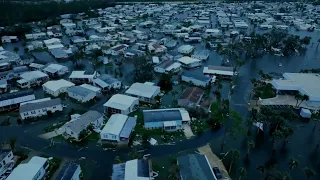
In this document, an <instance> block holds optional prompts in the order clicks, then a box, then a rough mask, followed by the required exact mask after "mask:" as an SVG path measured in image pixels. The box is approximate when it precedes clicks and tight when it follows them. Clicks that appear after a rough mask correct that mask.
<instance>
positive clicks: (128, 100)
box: [103, 94, 139, 110]
mask: <svg viewBox="0 0 320 180" xmlns="http://www.w3.org/2000/svg"><path fill="white" fill-rule="evenodd" d="M135 101H136V102H137V104H138V103H139V99H138V98H135V97H131V96H127V95H124V94H115V95H113V96H112V97H111V98H110V99H109V100H108V101H107V102H106V103H105V104H104V105H103V106H105V107H111V108H115V109H120V110H127V109H128V108H130V107H131V105H132V104H134V103H135Z"/></svg>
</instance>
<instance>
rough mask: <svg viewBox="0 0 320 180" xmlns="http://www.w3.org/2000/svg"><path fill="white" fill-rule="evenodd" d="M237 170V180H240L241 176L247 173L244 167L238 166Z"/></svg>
mask: <svg viewBox="0 0 320 180" xmlns="http://www.w3.org/2000/svg"><path fill="white" fill-rule="evenodd" d="M238 172H239V180H241V178H242V177H244V176H246V175H247V170H246V169H245V168H244V167H241V168H239V169H238Z"/></svg>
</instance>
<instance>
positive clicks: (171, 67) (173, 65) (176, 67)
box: [166, 62, 181, 71]
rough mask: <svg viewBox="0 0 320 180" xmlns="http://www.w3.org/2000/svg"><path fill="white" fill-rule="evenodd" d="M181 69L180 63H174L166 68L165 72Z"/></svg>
mask: <svg viewBox="0 0 320 180" xmlns="http://www.w3.org/2000/svg"><path fill="white" fill-rule="evenodd" d="M180 67H181V63H178V62H175V63H173V64H171V65H170V66H169V67H167V68H166V71H171V70H173V69H178V68H180Z"/></svg>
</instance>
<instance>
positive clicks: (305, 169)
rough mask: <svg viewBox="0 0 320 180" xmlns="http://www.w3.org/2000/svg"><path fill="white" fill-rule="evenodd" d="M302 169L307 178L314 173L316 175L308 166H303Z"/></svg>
mask: <svg viewBox="0 0 320 180" xmlns="http://www.w3.org/2000/svg"><path fill="white" fill-rule="evenodd" d="M303 171H304V173H305V174H306V178H307V179H310V178H311V177H313V176H314V175H316V173H315V172H314V171H313V170H312V169H310V168H308V167H305V168H304V169H303Z"/></svg>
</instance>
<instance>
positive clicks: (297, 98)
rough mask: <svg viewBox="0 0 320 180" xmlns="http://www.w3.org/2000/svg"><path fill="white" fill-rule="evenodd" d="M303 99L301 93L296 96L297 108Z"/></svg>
mask: <svg viewBox="0 0 320 180" xmlns="http://www.w3.org/2000/svg"><path fill="white" fill-rule="evenodd" d="M302 98H303V95H302V94H300V93H297V94H296V95H294V99H295V100H296V101H297V102H296V107H298V103H299V101H300V100H302Z"/></svg>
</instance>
